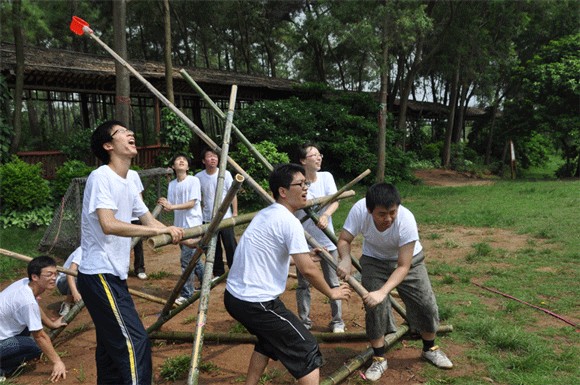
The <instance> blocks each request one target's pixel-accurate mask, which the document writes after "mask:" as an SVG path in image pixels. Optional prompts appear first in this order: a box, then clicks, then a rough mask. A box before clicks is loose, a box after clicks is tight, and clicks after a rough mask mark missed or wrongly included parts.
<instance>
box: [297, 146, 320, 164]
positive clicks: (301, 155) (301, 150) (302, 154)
mask: <svg viewBox="0 0 580 385" xmlns="http://www.w3.org/2000/svg"><path fill="white" fill-rule="evenodd" d="M311 147H314V148H316V149H317V150H320V147H318V144H316V143H314V142H305V143H302V144H301V145H300V147H298V160H302V159H306V156H307V155H308V150H309V149H310V148H311Z"/></svg>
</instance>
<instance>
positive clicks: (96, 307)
mask: <svg viewBox="0 0 580 385" xmlns="http://www.w3.org/2000/svg"><path fill="white" fill-rule="evenodd" d="M91 150H92V151H93V153H94V154H95V156H96V157H97V158H99V159H100V160H101V161H102V162H103V165H102V166H101V167H99V168H97V169H96V170H94V171H93V172H91V174H90V175H89V177H88V179H87V183H86V187H85V192H84V198H83V211H82V222H81V247H82V254H83V260H82V263H81V265H80V266H79V274H78V278H77V286H78V289H79V292H80V293H81V295H82V297H83V300H84V302H85V305H86V307H87V309H88V311H89V314H90V315H91V318H92V319H93V323H94V324H95V330H96V333H97V349H96V351H95V358H96V362H97V383H99V384H139V385H141V384H143V385H148V384H150V383H151V375H152V363H151V345H150V342H149V337H148V336H147V332H146V331H145V328H144V327H143V323H142V322H141V319H140V318H139V313H138V312H137V310H136V309H135V304H134V303H133V299H132V298H131V295H130V294H129V288H128V286H127V275H128V272H129V264H130V253H131V237H150V236H154V235H159V234H170V235H171V237H172V239H173V242H174V243H176V242H178V241H179V240H181V238H182V237H183V229H181V228H178V227H175V226H165V225H164V224H162V223H161V222H159V221H158V220H157V219H155V218H154V217H153V215H152V214H151V213H150V212H149V210H148V209H147V206H145V203H143V200H142V199H141V196H140V194H139V193H140V192H139V191H138V190H137V188H136V186H135V184H134V183H133V182H132V181H131V180H130V179H129V178H128V177H127V173H128V171H129V167H130V166H131V160H132V159H133V158H134V157H135V156H136V155H137V147H136V146H135V134H134V133H133V131H131V130H129V129H127V128H125V127H124V126H123V123H121V122H119V121H115V120H110V121H107V122H104V123H103V124H101V125H100V126H99V127H97V129H96V130H95V131H94V132H93V135H92V137H91ZM133 216H135V217H138V218H139V220H140V221H141V223H142V225H135V224H132V223H131V218H132V217H133Z"/></svg>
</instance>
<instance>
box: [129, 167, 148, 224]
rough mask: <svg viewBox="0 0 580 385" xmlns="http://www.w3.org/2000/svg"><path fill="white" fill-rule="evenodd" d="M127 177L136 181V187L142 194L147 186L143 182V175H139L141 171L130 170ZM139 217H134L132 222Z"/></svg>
mask: <svg viewBox="0 0 580 385" xmlns="http://www.w3.org/2000/svg"><path fill="white" fill-rule="evenodd" d="M127 179H129V180H130V181H131V182H133V183H135V187H137V191H139V194H141V193H142V192H143V190H145V188H144V187H143V183H142V182H141V177H140V176H139V173H138V172H137V171H135V170H129V172H127ZM137 219H139V218H137V217H132V218H131V222H133V221H136V220H137Z"/></svg>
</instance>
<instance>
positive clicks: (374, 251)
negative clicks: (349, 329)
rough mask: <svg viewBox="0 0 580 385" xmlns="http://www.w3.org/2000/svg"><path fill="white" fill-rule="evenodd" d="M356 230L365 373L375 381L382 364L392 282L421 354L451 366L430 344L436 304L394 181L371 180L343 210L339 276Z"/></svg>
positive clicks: (346, 269) (346, 270)
mask: <svg viewBox="0 0 580 385" xmlns="http://www.w3.org/2000/svg"><path fill="white" fill-rule="evenodd" d="M359 234H361V235H362V236H363V249H362V257H361V258H360V264H361V267H362V271H361V276H362V281H361V283H362V285H363V286H364V288H365V289H367V290H368V294H366V295H365V296H364V297H363V302H364V304H365V309H366V313H367V314H366V317H365V323H366V334H367V337H368V338H369V340H370V343H371V346H372V348H373V351H374V354H373V362H372V364H371V366H370V367H369V368H368V369H367V371H366V372H365V376H366V378H367V379H368V380H371V381H377V380H378V379H379V378H381V376H382V374H383V373H384V372H385V370H386V369H387V360H386V359H385V358H384V355H385V340H384V336H385V334H386V333H388V332H391V330H388V329H389V326H390V325H391V319H390V317H391V316H392V313H391V306H390V305H391V303H390V300H389V293H390V292H391V291H392V290H393V289H395V288H397V291H398V293H399V295H400V297H401V299H402V300H403V302H404V304H405V307H406V309H407V319H408V321H409V326H410V328H411V330H417V331H419V333H420V334H421V338H422V340H423V353H422V356H423V358H425V359H426V360H428V361H429V362H431V363H432V364H434V365H435V366H437V367H439V368H443V369H451V368H452V367H453V364H452V363H451V361H450V360H449V358H447V356H446V355H445V353H443V351H442V350H441V349H439V347H438V346H437V345H435V336H436V332H437V328H438V326H439V310H438V307H437V302H436V300H435V294H434V293H433V289H432V288H431V281H430V280H429V276H428V275H427V268H426V267H425V262H424V260H425V256H424V254H423V246H422V245H421V242H420V241H419V230H418V228H417V222H416V221H415V217H414V216H413V214H412V213H411V211H409V210H408V209H407V208H406V207H404V206H403V205H401V197H400V195H399V192H398V191H397V189H396V188H395V186H393V185H392V184H390V183H377V184H375V185H373V186H371V187H370V188H369V189H368V190H367V193H366V197H365V198H364V199H361V200H359V201H358V202H357V203H355V205H354V206H353V207H352V208H351V210H350V212H349V213H348V216H347V218H346V221H345V223H344V226H343V229H342V232H341V233H340V237H339V240H338V252H339V254H340V263H339V265H338V268H337V273H338V276H339V277H341V278H345V279H347V278H348V277H349V275H350V274H351V269H352V262H351V259H350V255H351V244H352V241H353V240H354V238H355V237H356V236H357V235H359Z"/></svg>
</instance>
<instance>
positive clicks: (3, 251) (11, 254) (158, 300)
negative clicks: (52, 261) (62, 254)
mask: <svg viewBox="0 0 580 385" xmlns="http://www.w3.org/2000/svg"><path fill="white" fill-rule="evenodd" d="M0 254H3V255H6V256H7V257H12V258H15V259H19V260H21V261H24V262H30V261H31V260H32V258H31V257H28V256H26V255H22V254H18V253H15V252H13V251H10V250H6V249H1V248H0ZM56 270H58V271H60V272H61V273H65V274H68V275H72V276H73V277H76V276H77V272H76V271H73V270H69V269H65V268H64V267H62V266H56ZM129 293H131V294H132V295H134V296H136V297H141V298H143V299H146V300H149V301H151V302H156V303H160V304H165V300H164V299H162V298H159V297H155V296H153V295H150V294H147V293H143V292H141V291H137V290H135V289H131V288H129Z"/></svg>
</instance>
